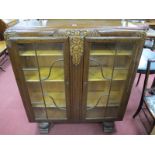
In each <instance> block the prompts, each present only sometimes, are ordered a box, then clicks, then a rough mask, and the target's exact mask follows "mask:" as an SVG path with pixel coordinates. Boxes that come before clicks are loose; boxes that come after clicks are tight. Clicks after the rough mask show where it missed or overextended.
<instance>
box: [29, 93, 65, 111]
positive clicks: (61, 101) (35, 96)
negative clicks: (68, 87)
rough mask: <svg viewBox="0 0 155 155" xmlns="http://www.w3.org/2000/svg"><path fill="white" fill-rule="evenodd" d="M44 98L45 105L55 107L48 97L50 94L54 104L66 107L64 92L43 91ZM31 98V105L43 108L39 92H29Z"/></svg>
mask: <svg viewBox="0 0 155 155" xmlns="http://www.w3.org/2000/svg"><path fill="white" fill-rule="evenodd" d="M44 94H45V95H44V99H45V104H46V107H56V106H55V105H54V103H53V101H52V99H51V98H50V97H49V96H51V97H52V98H53V99H54V101H55V103H56V105H57V106H58V107H60V108H65V107H66V104H65V103H66V100H65V93H64V92H47V93H46V91H44ZM31 100H32V107H40V108H45V104H44V102H43V101H44V100H43V97H42V94H41V93H37V92H35V93H34V92H33V93H32V94H31Z"/></svg>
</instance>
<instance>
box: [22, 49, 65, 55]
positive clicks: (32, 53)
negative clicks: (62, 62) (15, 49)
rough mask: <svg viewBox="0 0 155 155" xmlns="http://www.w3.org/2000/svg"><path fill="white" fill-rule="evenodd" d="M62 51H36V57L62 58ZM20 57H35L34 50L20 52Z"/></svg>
mask: <svg viewBox="0 0 155 155" xmlns="http://www.w3.org/2000/svg"><path fill="white" fill-rule="evenodd" d="M62 55H63V51H62V50H38V51H37V56H62ZM20 56H35V51H34V50H27V51H20Z"/></svg>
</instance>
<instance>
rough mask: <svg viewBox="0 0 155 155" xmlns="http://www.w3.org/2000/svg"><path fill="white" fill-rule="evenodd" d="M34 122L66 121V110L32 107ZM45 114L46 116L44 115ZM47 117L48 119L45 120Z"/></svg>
mask: <svg viewBox="0 0 155 155" xmlns="http://www.w3.org/2000/svg"><path fill="white" fill-rule="evenodd" d="M33 111H34V115H35V120H47V119H51V120H66V119H67V114H66V110H60V109H57V108H54V107H53V108H50V107H49V108H46V109H45V108H42V107H33ZM46 114H47V115H46ZM47 117H48V118H47Z"/></svg>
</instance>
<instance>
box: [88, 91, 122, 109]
mask: <svg viewBox="0 0 155 155" xmlns="http://www.w3.org/2000/svg"><path fill="white" fill-rule="evenodd" d="M108 93H109V92H108V91H107V92H103V91H92V92H88V96H87V107H94V106H95V105H96V104H97V102H98V104H97V105H96V107H105V106H106V105H107V106H108V107H109V106H110V107H111V106H119V104H120V100H121V96H122V91H111V92H110V95H108ZM108 98H109V99H108ZM108 100H109V102H108ZM107 103H108V104H107Z"/></svg>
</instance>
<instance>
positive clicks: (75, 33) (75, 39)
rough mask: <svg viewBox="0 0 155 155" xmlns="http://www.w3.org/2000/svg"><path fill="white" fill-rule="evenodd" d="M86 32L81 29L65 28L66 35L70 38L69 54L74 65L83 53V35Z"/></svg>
mask: <svg viewBox="0 0 155 155" xmlns="http://www.w3.org/2000/svg"><path fill="white" fill-rule="evenodd" d="M86 35H88V32H87V31H85V30H83V31H80V30H67V31H66V36H68V37H69V38H70V54H71V56H72V61H73V64H74V65H78V64H80V60H81V56H82V55H83V43H84V37H85V36H86Z"/></svg>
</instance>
